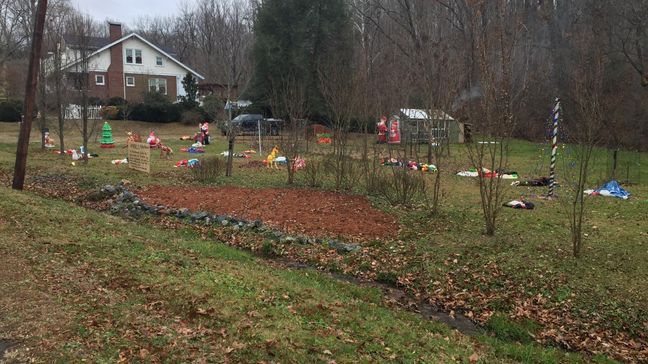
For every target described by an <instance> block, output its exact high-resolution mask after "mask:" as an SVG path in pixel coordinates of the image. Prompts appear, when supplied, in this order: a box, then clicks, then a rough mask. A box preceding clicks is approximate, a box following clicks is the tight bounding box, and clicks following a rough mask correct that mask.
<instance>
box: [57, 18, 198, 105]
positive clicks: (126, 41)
mask: <svg viewBox="0 0 648 364" xmlns="http://www.w3.org/2000/svg"><path fill="white" fill-rule="evenodd" d="M108 24H109V30H110V31H109V34H110V35H109V37H108V38H97V37H78V36H73V35H66V36H65V37H64V41H65V45H64V53H63V55H62V58H63V60H62V61H63V64H64V67H63V68H64V69H65V70H66V71H69V72H70V73H71V74H75V73H77V74H78V73H80V72H81V71H82V70H85V72H87V73H88V74H89V85H88V89H89V96H93V97H98V98H100V99H108V98H111V97H117V96H119V97H123V98H124V99H126V100H129V101H138V100H140V99H141V98H142V96H143V95H144V94H145V93H146V92H148V91H159V92H160V93H162V94H164V95H166V96H167V97H168V99H169V100H171V101H177V99H178V97H179V96H183V95H186V92H185V90H184V87H183V86H182V79H183V78H184V77H185V75H186V74H187V73H191V74H192V75H193V76H194V77H195V78H196V81H200V80H204V77H203V76H201V75H200V74H199V73H197V72H196V71H194V70H192V69H191V68H189V67H188V66H187V65H185V64H183V63H182V62H180V61H179V60H178V59H176V58H175V56H174V55H173V53H172V52H171V51H170V50H168V49H163V48H162V47H160V46H157V45H155V44H153V43H152V42H150V41H148V40H146V39H145V38H144V37H142V36H140V35H139V34H137V33H131V34H128V35H126V36H122V29H121V24H119V23H113V22H109V23H108ZM81 50H84V52H85V56H86V57H82V56H81V54H82V52H81ZM84 58H85V59H86V61H85V62H83V59H84Z"/></svg>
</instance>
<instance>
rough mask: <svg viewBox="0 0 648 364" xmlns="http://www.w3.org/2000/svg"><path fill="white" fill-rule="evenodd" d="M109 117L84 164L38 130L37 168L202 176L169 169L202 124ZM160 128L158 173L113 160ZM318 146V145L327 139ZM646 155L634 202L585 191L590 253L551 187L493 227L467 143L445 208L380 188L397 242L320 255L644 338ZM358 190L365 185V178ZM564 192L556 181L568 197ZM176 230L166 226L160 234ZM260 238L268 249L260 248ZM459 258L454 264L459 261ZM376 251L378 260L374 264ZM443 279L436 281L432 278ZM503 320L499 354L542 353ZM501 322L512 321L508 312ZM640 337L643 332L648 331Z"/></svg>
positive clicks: (6, 140) (272, 182)
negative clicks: (167, 154) (531, 206)
mask: <svg viewBox="0 0 648 364" xmlns="http://www.w3.org/2000/svg"><path fill="white" fill-rule="evenodd" d="M112 126H113V131H114V135H115V140H116V141H117V144H118V148H116V149H113V150H100V149H99V148H98V146H97V144H92V145H93V146H94V147H93V148H91V149H92V150H93V151H96V152H97V153H99V154H100V157H99V158H97V159H93V160H91V161H90V162H89V163H88V165H87V166H84V165H83V164H81V163H77V165H76V166H72V165H71V164H70V162H71V160H69V159H62V158H60V157H59V156H56V155H54V154H53V153H51V152H41V151H39V150H37V148H38V145H37V144H36V143H37V138H36V137H33V138H32V146H31V148H32V149H31V152H32V153H31V154H30V160H29V172H30V173H31V174H32V175H37V174H43V173H45V172H47V173H61V174H70V175H76V176H80V177H81V178H82V179H83V183H84V186H86V187H88V188H90V187H95V186H98V185H101V184H104V183H115V182H117V181H119V180H120V179H129V180H131V181H132V182H133V183H134V184H135V185H136V186H143V185H149V184H158V185H159V184H163V185H164V184H182V185H186V184H197V182H195V181H194V180H193V179H192V177H191V175H190V173H188V171H186V170H182V169H175V168H173V167H172V166H173V164H174V163H175V161H176V160H179V159H186V158H190V156H189V155H183V154H182V153H180V152H178V150H179V148H180V147H183V146H187V143H186V142H181V141H179V140H177V139H178V137H179V136H180V135H183V134H189V135H190V134H193V132H194V129H196V128H195V127H185V126H180V125H178V124H169V125H158V124H147V123H136V122H128V123H123V122H117V121H116V122H112ZM151 128H153V129H155V130H156V131H157V132H158V135H159V136H160V137H161V138H162V139H163V140H164V141H165V142H167V143H168V144H170V145H171V146H172V147H173V148H174V150H176V154H175V156H174V158H173V160H172V161H165V160H161V159H160V158H159V157H158V156H157V155H156V154H155V153H153V154H152V160H153V163H152V173H151V174H150V175H146V174H142V173H137V172H132V171H130V170H128V168H127V167H126V166H113V165H111V164H110V162H109V161H110V160H111V159H118V158H119V159H121V158H123V157H124V156H125V149H121V148H120V146H121V145H122V144H123V143H124V141H125V133H126V131H128V130H135V131H138V132H140V134H142V135H146V134H147V132H148V130H149V129H151ZM68 135H71V136H72V137H71V138H70V140H72V145H77V144H79V143H80V138H79V137H78V131H76V130H75V129H73V128H71V129H70V130H68ZM16 136H17V124H6V123H3V124H0V169H4V170H5V171H9V170H11V168H12V167H13V158H14V156H15V154H14V153H15V137H16ZM248 148H249V145H245V144H241V145H237V147H236V151H242V150H245V149H248ZM311 148H313V149H312V151H315V152H316V153H320V154H318V155H321V153H325V152H326V148H328V147H326V146H316V147H313V146H311ZM207 149H208V155H215V154H218V153H220V152H221V151H224V150H225V149H226V143H225V140H224V139H223V138H222V137H220V136H215V137H214V144H213V145H211V146H209V147H208V148H207ZM423 149H424V148H422V150H423ZM511 150H512V153H511V156H510V163H509V169H512V170H516V171H517V172H519V173H520V174H521V175H522V176H524V177H539V176H541V175H547V174H548V171H547V169H548V159H549V158H548V157H549V156H548V147H547V146H545V145H540V144H538V143H529V142H524V141H514V142H512V144H511ZM573 153H574V151H573V148H571V147H569V146H567V147H565V148H564V149H563V148H561V150H560V156H559V165H558V177H559V181H561V178H562V176H563V175H564V173H566V172H568V171H569V168H570V167H569V161H570V159H571V158H572V156H573ZM611 153H612V152H611V151H608V150H604V149H597V150H596V153H595V157H594V159H593V165H594V168H593V173H592V175H591V181H590V184H589V185H590V187H596V186H597V185H598V184H599V183H601V182H603V181H605V180H606V179H607V177H608V176H609V173H610V169H611ZM309 157H312V156H311V155H306V158H307V160H308V158H309ZM263 158H265V156H256V157H255V159H256V160H261V159H263ZM421 159H424V158H421ZM645 161H648V154H646V153H636V152H628V151H621V153H620V162H619V174H620V176H618V178H619V179H625V178H626V173H625V171H626V168H628V167H629V168H630V173H629V179H630V180H631V181H633V182H635V183H638V184H636V185H632V186H629V187H628V189H629V190H630V191H631V192H632V194H633V196H632V198H631V199H630V200H628V201H620V200H616V199H611V198H603V197H597V198H590V199H588V202H587V203H588V206H589V212H588V216H587V218H588V220H587V223H586V225H585V233H586V234H587V236H586V238H585V241H584V248H583V249H584V251H583V256H582V257H581V258H580V259H574V258H572V257H571V246H570V242H569V230H568V225H567V218H566V213H565V209H564V206H563V205H562V204H561V203H559V202H556V201H544V200H540V199H537V196H538V195H540V194H543V193H545V192H546V190H545V189H543V188H526V187H524V188H520V187H517V188H516V187H510V188H508V189H507V191H506V194H507V198H511V199H513V198H520V197H524V198H530V199H532V200H533V202H534V203H536V209H535V210H533V211H519V210H506V209H505V210H503V211H502V213H501V215H500V217H499V220H498V231H497V234H496V236H495V237H486V236H484V235H483V230H484V229H483V220H482V217H481V211H480V207H479V192H478V189H477V186H476V182H475V180H474V179H470V178H461V177H457V176H454V172H455V171H456V170H459V169H463V168H468V167H470V163H468V159H467V156H466V151H465V148H464V147H463V146H459V145H455V146H452V152H451V157H450V158H449V159H448V160H447V165H446V171H447V173H446V172H444V174H443V182H442V183H443V187H442V190H443V194H444V197H443V200H442V205H441V213H440V214H439V215H438V216H434V217H430V216H429V214H428V213H427V211H426V209H425V207H423V206H419V207H416V208H408V209H404V208H400V207H392V206H389V205H387V204H386V203H385V202H384V201H383V200H382V199H381V198H378V197H375V196H371V199H372V201H373V202H375V205H376V206H377V207H379V208H381V209H383V210H385V211H388V212H390V213H393V214H394V215H395V216H397V218H398V220H399V221H400V224H401V227H402V231H401V234H400V236H399V239H398V241H380V242H374V243H367V244H365V246H366V247H370V248H371V249H370V252H369V253H367V254H366V255H357V254H351V255H348V256H344V257H342V258H341V259H336V260H333V261H332V262H330V263H328V265H326V264H323V265H324V266H325V267H327V268H329V269H331V270H336V271H341V272H346V273H351V274H356V275H360V276H363V277H366V278H372V279H376V278H379V279H381V280H384V281H388V282H390V283H394V282H396V281H399V278H407V279H409V280H408V281H403V280H402V279H401V280H400V282H405V283H404V284H405V288H406V289H408V290H411V291H416V292H418V291H421V290H423V291H429V292H433V291H435V290H437V289H438V287H439V286H442V287H445V286H446V283H447V282H448V281H449V279H451V280H452V282H453V284H454V289H453V290H447V291H446V292H444V293H443V294H447V295H449V296H450V298H452V295H453V294H457V293H460V292H462V291H463V290H465V291H466V292H469V293H470V294H468V295H466V296H465V297H461V299H460V301H461V302H462V306H463V307H468V308H469V309H472V310H474V311H475V313H477V314H478V313H480V312H485V311H494V312H495V313H496V314H497V313H499V314H501V315H503V316H502V317H506V316H509V315H510V314H511V313H512V312H513V311H514V310H515V308H516V306H517V305H519V304H520V303H521V302H520V301H521V300H532V299H534V297H538V295H541V297H542V299H543V300H545V303H544V308H546V309H553V310H558V309H562V308H566V313H569V314H570V315H573V317H575V318H577V319H578V320H580V322H584V323H589V322H595V325H596V327H597V328H600V329H604V330H620V331H623V332H626V333H628V334H629V335H630V336H631V337H634V338H638V337H639V338H641V337H642V336H641V335H645V333H644V332H645V323H646V322H648V316H647V315H648V306H647V304H648V291H646V290H645V288H644V285H645V283H644V282H647V281H648V266H647V265H646V264H645V262H646V261H648V246H647V245H646V244H647V243H646V241H647V238H648V230H646V224H645V221H646V220H648V168H646V167H645ZM235 163H236V164H235V168H234V176H233V177H232V178H230V179H226V178H220V179H218V180H217V181H216V182H214V183H215V184H232V185H240V186H247V187H255V188H260V187H288V186H286V184H285V180H286V173H285V171H283V172H281V171H272V170H266V169H262V170H255V169H246V168H238V166H240V165H242V164H245V163H247V161H246V160H235ZM430 176H432V175H430ZM305 186H306V181H305V179H304V178H303V175H301V174H299V175H298V179H297V183H296V186H295V187H297V188H300V187H305ZM331 187H332V184H331V181H330V180H324V183H323V187H322V188H324V189H330V188H331ZM354 191H355V192H357V193H361V192H362V191H361V189H360V188H358V189H356V190H354ZM562 193H563V191H561V190H560V189H559V190H558V194H559V196H560V195H561V194H562ZM356 223H362V222H356ZM168 233H169V232H168V231H166V232H164V233H161V234H163V235H164V234H168ZM161 236H162V235H161ZM257 240H258V239H257ZM197 246H200V244H198V245H197ZM249 247H252V246H249ZM252 248H257V249H259V250H260V249H261V247H260V246H259V247H252ZM69 249H74V248H69ZM192 249H194V250H195V249H197V248H192ZM265 249H266V253H267V254H268V255H275V254H276V252H275V250H274V247H273V246H272V245H271V244H270V245H268V246H267V247H266V248H265ZM203 250H204V251H202V250H201V251H200V254H209V253H207V252H206V251H209V250H210V249H209V248H208V247H205V248H203ZM295 250H296V252H295V254H297V255H301V258H304V259H305V260H309V261H312V262H313V263H314V264H318V265H321V264H322V263H321V262H320V261H318V258H317V256H316V255H315V254H314V253H317V251H315V250H314V249H312V248H304V249H303V250H297V249H295ZM165 254H167V255H169V254H170V253H168V252H167V253H165ZM223 254H225V253H223ZM227 254H232V253H227ZM170 256H171V255H170ZM147 259H153V258H147ZM155 259H158V258H155ZM159 259H163V260H161V261H162V262H163V263H164V264H170V263H168V262H166V261H165V260H164V259H171V260H173V259H172V258H169V257H166V256H162V257H160V258H159ZM454 259H456V260H457V263H454V262H453V261H454ZM373 261H376V262H377V263H378V264H377V265H375V266H374V265H372V264H371V263H372V262H373ZM189 262H190V261H189ZM178 264H180V266H183V264H189V263H187V261H185V260H182V261H180V262H179V263H178ZM355 272H357V273H355ZM434 282H439V284H437V285H435V284H433V283H434ZM483 292H486V293H488V294H489V295H491V296H492V297H491V298H490V299H489V300H488V301H487V302H486V304H484V303H483V302H482V301H480V300H479V299H478V296H477V295H475V294H474V293H483ZM453 300H454V301H455V302H456V301H457V300H456V299H453ZM517 324H519V322H518V323H517ZM512 325H515V323H512ZM499 326H500V325H496V326H494V328H493V330H492V334H493V335H495V337H494V338H489V340H497V341H498V342H502V343H506V344H502V347H500V349H501V350H504V351H503V352H498V355H499V354H501V355H504V356H507V357H509V358H512V359H513V360H522V359H520V358H524V357H525V355H526V357H532V356H534V350H541V349H538V348H537V347H534V346H528V345H522V347H521V348H519V347H518V344H514V343H511V337H510V336H511V335H513V337H516V335H515V334H513V333H512V334H511V335H508V334H507V335H504V336H503V337H500V336H502V334H501V333H500V334H497V333H498V332H506V330H501V328H498V327H499ZM501 326H503V327H506V326H507V323H506V321H504V323H503V324H502V325H501ZM502 340H504V341H502ZM516 340H520V339H519V337H518V338H517V339H514V341H516ZM643 340H644V342H645V337H644V339H643ZM507 353H508V354H507ZM543 353H545V354H546V352H543ZM545 354H543V355H545ZM546 355H549V356H551V355H552V354H546ZM601 360H602V359H601ZM547 362H551V360H548V361H547Z"/></svg>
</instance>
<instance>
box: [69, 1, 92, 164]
mask: <svg viewBox="0 0 648 364" xmlns="http://www.w3.org/2000/svg"><path fill="white" fill-rule="evenodd" d="M69 26H70V31H71V34H73V35H74V36H75V43H76V44H75V45H74V50H73V55H72V59H73V62H72V64H71V65H70V67H66V69H67V70H68V71H70V72H71V73H70V74H69V75H68V77H72V78H73V83H74V88H75V90H76V91H78V100H79V102H80V107H81V122H82V124H81V128H80V129H81V135H82V137H83V159H84V161H85V162H86V163H87V161H88V141H89V139H90V136H91V135H92V133H93V132H94V131H95V129H96V124H97V123H96V121H95V122H93V125H92V129H91V130H88V108H89V100H88V98H89V96H88V95H89V84H90V71H91V64H90V55H91V54H92V51H91V50H90V47H89V44H90V38H91V37H92V36H93V35H94V34H96V33H97V26H96V24H95V23H94V21H93V20H92V18H90V17H89V16H87V15H80V14H74V15H73V16H72V17H71V19H70V22H69ZM77 126H78V125H77Z"/></svg>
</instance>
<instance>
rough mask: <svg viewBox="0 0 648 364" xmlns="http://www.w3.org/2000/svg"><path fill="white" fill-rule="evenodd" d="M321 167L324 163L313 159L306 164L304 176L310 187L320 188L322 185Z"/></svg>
mask: <svg viewBox="0 0 648 364" xmlns="http://www.w3.org/2000/svg"><path fill="white" fill-rule="evenodd" d="M321 167H322V162H320V161H318V160H315V159H311V160H309V161H308V163H306V168H305V169H304V176H305V177H306V184H308V186H309V187H320V186H321V185H322V173H320V169H321Z"/></svg>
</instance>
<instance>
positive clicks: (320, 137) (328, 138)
mask: <svg viewBox="0 0 648 364" xmlns="http://www.w3.org/2000/svg"><path fill="white" fill-rule="evenodd" d="M332 137H333V136H332V135H331V134H329V133H321V134H317V144H331V143H332V142H333V139H332Z"/></svg>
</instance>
